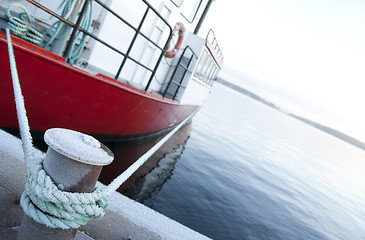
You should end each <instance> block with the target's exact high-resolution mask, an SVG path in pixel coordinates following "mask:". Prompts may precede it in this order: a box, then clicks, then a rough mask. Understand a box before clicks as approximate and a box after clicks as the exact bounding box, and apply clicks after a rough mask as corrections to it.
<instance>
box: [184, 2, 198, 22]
mask: <svg viewBox="0 0 365 240" xmlns="http://www.w3.org/2000/svg"><path fill="white" fill-rule="evenodd" d="M201 3H202V0H185V1H184V2H183V4H182V6H181V14H182V15H183V17H184V18H185V19H186V20H188V22H190V23H192V22H193V21H194V19H195V16H196V14H197V13H198V10H199V8H200V5H201Z"/></svg>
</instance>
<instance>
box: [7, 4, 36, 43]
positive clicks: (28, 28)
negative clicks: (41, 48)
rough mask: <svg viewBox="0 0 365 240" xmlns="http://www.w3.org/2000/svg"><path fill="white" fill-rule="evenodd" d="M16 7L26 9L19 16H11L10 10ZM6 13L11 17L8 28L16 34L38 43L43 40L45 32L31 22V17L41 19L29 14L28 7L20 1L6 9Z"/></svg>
mask: <svg viewBox="0 0 365 240" xmlns="http://www.w3.org/2000/svg"><path fill="white" fill-rule="evenodd" d="M14 7H17V8H21V9H22V10H23V11H24V12H23V13H20V14H19V18H17V17H13V16H11V12H10V10H11V9H12V8H14ZM6 15H7V16H8V18H9V22H8V28H9V29H10V30H11V31H12V32H13V33H14V34H15V35H17V36H19V37H20V38H23V39H24V40H27V41H30V42H32V43H34V44H37V45H38V44H39V43H40V42H41V41H42V38H43V34H42V33H40V32H39V31H38V30H36V29H35V27H34V26H32V25H31V24H30V23H31V19H35V20H39V19H38V18H36V17H34V16H32V15H31V14H29V13H28V11H27V9H26V8H25V7H24V6H23V5H21V4H19V3H13V4H11V5H10V6H9V7H8V9H7V10H6ZM24 15H25V16H26V17H27V20H25V18H24ZM26 21H28V22H26Z"/></svg>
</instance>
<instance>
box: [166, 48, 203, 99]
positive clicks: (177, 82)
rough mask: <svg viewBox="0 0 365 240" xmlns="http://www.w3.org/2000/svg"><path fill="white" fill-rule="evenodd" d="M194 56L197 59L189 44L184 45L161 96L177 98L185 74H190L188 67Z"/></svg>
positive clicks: (185, 76)
mask: <svg viewBox="0 0 365 240" xmlns="http://www.w3.org/2000/svg"><path fill="white" fill-rule="evenodd" d="M194 58H195V59H198V56H197V55H196V54H195V53H194V51H193V50H192V49H191V48H190V47H189V46H186V47H185V49H184V51H183V52H182V54H181V56H180V58H179V60H178V62H177V64H176V67H175V69H174V71H173V73H172V75H171V78H170V80H169V82H168V84H167V87H166V89H165V91H164V92H163V94H162V96H163V97H168V98H171V99H173V100H178V99H177V94H178V92H179V90H180V88H181V87H183V86H184V80H185V79H187V74H191V71H190V70H189V67H190V66H191V63H192V62H193V59H194Z"/></svg>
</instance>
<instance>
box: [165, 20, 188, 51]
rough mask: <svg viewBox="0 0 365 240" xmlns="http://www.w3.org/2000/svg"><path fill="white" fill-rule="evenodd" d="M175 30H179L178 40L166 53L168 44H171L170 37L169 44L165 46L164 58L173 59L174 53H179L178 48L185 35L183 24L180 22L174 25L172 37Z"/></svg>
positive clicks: (168, 47)
mask: <svg viewBox="0 0 365 240" xmlns="http://www.w3.org/2000/svg"><path fill="white" fill-rule="evenodd" d="M177 30H179V39H178V40H177V43H176V45H175V47H174V48H173V49H172V50H170V51H167V50H168V49H170V44H171V41H172V37H171V39H170V41H169V43H168V44H167V47H166V52H165V56H166V57H167V58H173V57H175V55H176V53H177V52H178V51H179V49H180V47H181V45H182V43H183V40H184V33H185V27H184V24H182V23H181V22H177V23H176V24H175V27H174V29H173V30H172V35H174V34H175V32H176V31H177Z"/></svg>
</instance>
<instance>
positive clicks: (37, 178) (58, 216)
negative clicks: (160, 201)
mask: <svg viewBox="0 0 365 240" xmlns="http://www.w3.org/2000/svg"><path fill="white" fill-rule="evenodd" d="M6 34H7V41H8V50H9V60H10V68H11V75H12V79H13V86H14V96H15V103H16V109H17V114H18V121H19V128H20V135H21V140H22V145H23V151H24V157H25V162H26V166H27V175H28V178H27V182H26V185H25V191H24V192H23V194H22V197H21V206H22V208H23V210H24V212H25V213H26V214H27V215H28V216H30V217H31V218H33V219H34V220H35V221H37V222H39V223H43V224H45V225H46V226H48V227H52V228H62V229H68V228H78V227H79V226H81V225H84V224H86V223H87V222H88V220H89V219H90V218H91V217H98V218H101V217H103V215H104V208H105V207H106V203H105V200H104V194H103V189H100V188H98V189H96V190H94V191H93V192H92V193H70V192H65V191H61V190H59V189H58V188H57V186H56V185H55V183H54V182H53V181H52V180H51V178H50V177H49V176H48V175H47V174H46V172H45V171H44V169H43V166H42V161H43V159H41V158H37V157H35V154H34V151H33V144H32V136H31V134H30V129H29V124H28V118H27V116H26V110H25V105H24V98H23V95H22V92H21V88H20V83H19V77H18V73H17V69H16V63H15V57H14V51H13V46H12V42H11V36H10V31H9V29H8V28H7V29H6Z"/></svg>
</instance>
